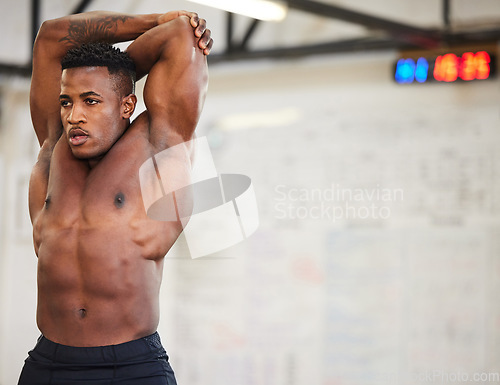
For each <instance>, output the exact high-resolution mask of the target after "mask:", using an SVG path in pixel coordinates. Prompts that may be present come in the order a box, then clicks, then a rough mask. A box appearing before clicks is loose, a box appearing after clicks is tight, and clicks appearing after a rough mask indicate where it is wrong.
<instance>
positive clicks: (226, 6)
mask: <svg viewBox="0 0 500 385" xmlns="http://www.w3.org/2000/svg"><path fill="white" fill-rule="evenodd" d="M189 1H191V2H193V3H198V4H203V5H208V6H209V7H214V8H219V9H222V10H224V11H227V12H231V13H238V14H240V15H244V16H248V17H251V18H253V19H258V20H264V21H281V20H283V19H284V18H285V16H286V13H287V6H286V5H285V4H284V3H281V2H279V3H278V2H275V1H269V0H189Z"/></svg>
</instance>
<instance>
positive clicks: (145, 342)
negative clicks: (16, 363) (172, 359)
mask: <svg viewBox="0 0 500 385" xmlns="http://www.w3.org/2000/svg"><path fill="white" fill-rule="evenodd" d="M77 384H78V385H84V384H92V385H94V384H95V385H111V384H113V385H115V384H116V385H177V383H176V381H175V376H174V372H173V371H172V368H171V367H170V364H169V363H168V356H167V353H166V352H165V349H163V346H162V345H161V341H160V336H159V335H158V333H154V334H152V335H150V336H148V337H144V338H139V339H137V340H134V341H130V342H125V343H123V344H119V345H109V346H98V347H88V348H86V347H72V346H65V345H60V344H57V343H55V342H52V341H49V340H48V339H46V338H45V337H43V336H41V337H40V338H39V339H38V342H37V344H36V346H35V348H34V349H33V350H32V351H30V352H29V353H28V358H27V359H26V360H25V363H24V367H23V370H22V372H21V376H20V378H19V383H18V385H77Z"/></svg>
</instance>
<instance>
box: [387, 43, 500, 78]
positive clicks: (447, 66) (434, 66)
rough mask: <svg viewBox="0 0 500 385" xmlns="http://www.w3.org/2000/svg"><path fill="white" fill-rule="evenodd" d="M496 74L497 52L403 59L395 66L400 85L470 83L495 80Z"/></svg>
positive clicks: (395, 76) (469, 52) (448, 54)
mask: <svg viewBox="0 0 500 385" xmlns="http://www.w3.org/2000/svg"><path fill="white" fill-rule="evenodd" d="M495 75H496V54H495V51H494V50H489V51H486V50H469V51H465V52H460V53H457V52H444V53H442V54H440V55H432V56H431V55H422V56H418V57H416V56H412V57H402V58H400V59H398V60H397V61H396V63H395V65H394V80H395V81H396V82H397V83H399V84H409V83H428V82H446V83H453V82H469V81H472V80H486V79H491V78H493V77H494V76H495Z"/></svg>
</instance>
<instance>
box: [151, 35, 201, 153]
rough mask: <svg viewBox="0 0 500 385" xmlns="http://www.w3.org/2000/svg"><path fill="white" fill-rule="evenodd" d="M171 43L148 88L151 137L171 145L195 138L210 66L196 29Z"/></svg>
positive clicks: (157, 143)
mask: <svg viewBox="0 0 500 385" xmlns="http://www.w3.org/2000/svg"><path fill="white" fill-rule="evenodd" d="M188 28H189V30H187V33H189V35H187V34H185V35H184V36H180V37H176V38H174V41H171V42H169V49H168V50H166V51H165V52H162V54H161V55H160V58H159V60H158V61H157V62H156V63H155V65H154V66H153V67H152V68H151V70H150V72H149V75H148V79H147V81H146V85H145V88H144V101H145V104H146V108H147V110H148V114H149V118H150V140H151V143H153V145H155V146H157V147H168V146H171V145H174V144H177V143H178V142H179V141H188V140H190V139H191V138H192V136H193V133H194V130H195V128H196V125H197V124H198V120H199V117H200V114H201V110H202V108H203V103H204V101H205V95H206V90H207V82H208V69H207V63H206V57H205V56H204V54H203V51H202V50H201V49H199V48H198V47H197V43H196V39H195V37H194V35H193V32H192V29H191V27H190V26H188Z"/></svg>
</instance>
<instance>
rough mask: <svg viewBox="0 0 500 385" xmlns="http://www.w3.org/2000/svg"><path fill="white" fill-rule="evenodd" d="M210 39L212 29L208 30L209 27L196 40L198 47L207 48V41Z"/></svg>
mask: <svg viewBox="0 0 500 385" xmlns="http://www.w3.org/2000/svg"><path fill="white" fill-rule="evenodd" d="M211 39H212V31H210V30H209V29H205V31H204V32H203V35H202V36H201V38H200V40H199V41H198V47H200V48H201V49H205V48H207V47H208V43H209V42H210V40H211Z"/></svg>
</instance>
